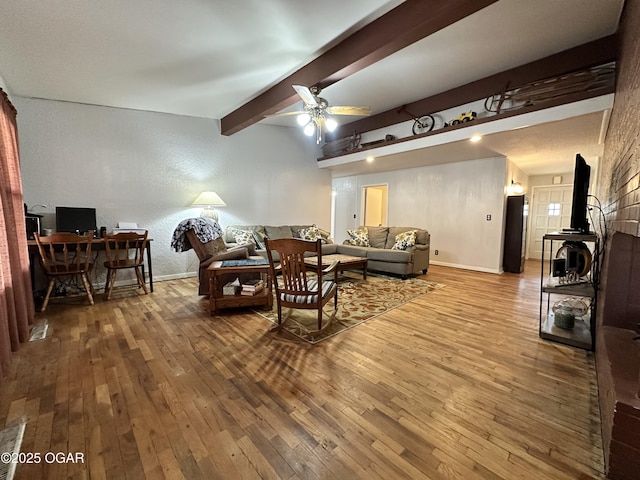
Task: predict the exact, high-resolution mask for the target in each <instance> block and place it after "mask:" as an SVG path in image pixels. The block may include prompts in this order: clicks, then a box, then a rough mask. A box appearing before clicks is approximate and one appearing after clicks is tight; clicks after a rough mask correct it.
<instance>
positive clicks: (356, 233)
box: [345, 227, 370, 247]
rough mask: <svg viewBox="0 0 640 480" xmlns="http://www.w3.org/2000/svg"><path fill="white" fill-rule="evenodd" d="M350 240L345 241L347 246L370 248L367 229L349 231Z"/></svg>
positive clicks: (359, 228)
mask: <svg viewBox="0 0 640 480" xmlns="http://www.w3.org/2000/svg"><path fill="white" fill-rule="evenodd" d="M347 235H349V238H348V239H347V240H345V242H346V243H347V245H355V246H357V247H368V246H370V244H369V229H368V228H367V227H358V228H356V229H354V230H347Z"/></svg>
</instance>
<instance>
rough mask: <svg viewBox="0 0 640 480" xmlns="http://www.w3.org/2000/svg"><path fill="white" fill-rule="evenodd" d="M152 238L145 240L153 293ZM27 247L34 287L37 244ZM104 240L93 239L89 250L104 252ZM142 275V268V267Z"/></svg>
mask: <svg viewBox="0 0 640 480" xmlns="http://www.w3.org/2000/svg"><path fill="white" fill-rule="evenodd" d="M152 241H153V238H147V251H146V255H147V269H148V270H149V291H150V292H153V268H152V265H151V242H152ZM27 245H28V247H29V266H30V267H29V268H30V270H31V284H32V285H35V273H34V269H33V265H34V263H33V262H34V260H35V258H36V257H37V258H40V252H39V251H38V244H37V242H36V241H35V240H27ZM104 249H105V246H104V238H94V239H93V240H92V241H91V250H92V251H95V252H100V251H104ZM142 275H143V277H144V276H145V275H144V266H143V267H142Z"/></svg>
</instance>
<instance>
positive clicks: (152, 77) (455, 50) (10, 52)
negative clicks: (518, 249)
mask: <svg viewBox="0 0 640 480" xmlns="http://www.w3.org/2000/svg"><path fill="white" fill-rule="evenodd" d="M622 7H623V0H598V1H588V2H585V1H584V0H563V1H561V2H559V1H557V0H539V1H536V2H531V1H530V0H499V1H492V0H449V1H447V2H442V1H435V0H407V1H405V2H401V1H398V0H394V1H384V0H349V1H348V2H344V1H338V0H324V1H323V2H321V3H317V2H310V1H306V0H304V1H296V0H270V1H269V2H260V1H257V0H235V1H233V2H229V1H227V0H207V1H205V0H183V1H181V2H174V1H171V0H137V1H135V2H125V1H123V0H104V1H101V2H86V1H85V0H66V1H65V2H57V3H56V4H55V6H54V5H52V4H51V3H50V2H42V1H39V0H20V1H16V2H4V5H3V7H2V14H1V15H0V45H1V46H2V48H0V76H1V77H2V78H3V80H4V83H5V84H6V85H7V87H8V88H9V90H10V92H11V93H12V94H13V95H18V96H24V97H34V98H45V99H53V100H60V101H70V102H79V103H86V104H94V105H106V106H112V107H120V108H130V109H140V110H148V111H156V112H165V113H172V114H178V115H190V116H197V117H206V118H215V119H221V131H222V132H223V133H225V134H232V133H234V132H236V131H238V130H240V129H242V128H251V125H252V124H254V123H255V122H258V121H262V122H263V123H270V124H275V125H283V126H292V127H293V124H294V123H295V120H294V119H292V118H288V119H284V120H283V119H267V120H262V118H263V115H264V114H267V113H273V112H276V111H279V110H282V109H285V108H287V107H292V106H294V107H295V105H294V104H296V102H297V97H296V96H295V92H294V91H293V89H292V88H290V84H291V83H301V84H304V85H312V84H320V85H321V86H323V87H324V90H323V97H325V98H327V99H328V100H329V101H330V103H331V104H334V105H337V104H347V105H349V104H353V105H366V106H370V107H371V108H372V111H373V114H374V116H375V115H378V114H381V113H383V112H385V111H388V110H390V109H395V108H397V107H399V106H401V105H405V104H411V103H413V102H418V101H420V100H421V99H424V98H429V97H432V96H434V95H437V94H440V93H442V92H445V91H448V90H451V89H454V88H455V87H459V86H462V85H466V84H469V83H471V82H474V81H476V80H478V79H482V78H485V77H490V76H492V75H496V74H498V73H500V72H503V71H506V70H509V69H512V68H514V67H517V66H520V65H523V64H525V63H529V62H533V61H536V60H539V59H542V58H545V57H548V56H550V55H553V54H556V53H558V52H562V51H564V50H567V49H570V48H573V47H576V46H579V45H582V44H585V43H588V42H591V41H594V40H597V39H600V38H603V37H606V36H608V35H611V34H613V33H615V31H616V29H617V24H618V20H619V18H620V13H621V10H622ZM348 120H353V119H349V118H345V119H344V121H348ZM590 130H592V129H590ZM587 141H589V142H593V141H594V139H593V138H589V139H586V138H585V139H584V142H587ZM595 141H598V139H595ZM522 156H523V157H525V156H527V157H530V155H528V154H524V155H522ZM542 156H544V157H546V158H548V157H549V155H541V157H542ZM527 168H531V167H527ZM554 168H560V167H558V166H556V167H554ZM532 171H535V168H534V169H533V170H532Z"/></svg>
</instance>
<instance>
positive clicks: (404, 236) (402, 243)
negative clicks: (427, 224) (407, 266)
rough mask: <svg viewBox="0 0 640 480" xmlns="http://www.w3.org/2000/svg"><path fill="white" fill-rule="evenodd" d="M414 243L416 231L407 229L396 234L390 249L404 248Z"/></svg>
mask: <svg viewBox="0 0 640 480" xmlns="http://www.w3.org/2000/svg"><path fill="white" fill-rule="evenodd" d="M415 244H416V231H415V230H409V231H406V232H402V233H399V234H398V235H396V243H394V244H393V247H391V250H406V249H407V248H409V247H413V246H414V245H415Z"/></svg>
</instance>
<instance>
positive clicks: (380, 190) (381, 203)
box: [362, 184, 389, 227]
mask: <svg viewBox="0 0 640 480" xmlns="http://www.w3.org/2000/svg"><path fill="white" fill-rule="evenodd" d="M388 193H389V185H388V184H385V185H365V186H363V187H362V219H363V220H364V223H363V225H369V226H372V227H373V226H378V227H386V226H387V203H388Z"/></svg>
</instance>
